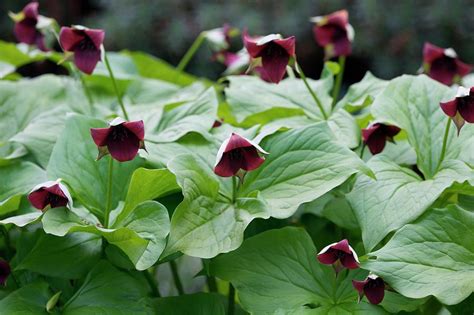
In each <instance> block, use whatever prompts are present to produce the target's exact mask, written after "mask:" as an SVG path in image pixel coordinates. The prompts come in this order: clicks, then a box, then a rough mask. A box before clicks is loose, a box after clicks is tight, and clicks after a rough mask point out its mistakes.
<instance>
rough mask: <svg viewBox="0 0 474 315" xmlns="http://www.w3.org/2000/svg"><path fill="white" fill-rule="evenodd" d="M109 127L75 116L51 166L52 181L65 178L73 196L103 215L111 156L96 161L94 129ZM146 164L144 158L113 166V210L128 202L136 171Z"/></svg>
mask: <svg viewBox="0 0 474 315" xmlns="http://www.w3.org/2000/svg"><path fill="white" fill-rule="evenodd" d="M100 127H105V122H103V121H100V120H97V119H92V118H88V117H85V116H81V115H71V116H70V117H69V118H68V119H67V121H66V128H65V129H64V131H63V133H62V134H61V135H60V137H59V139H58V142H57V143H56V145H55V146H54V149H53V153H52V155H51V159H50V161H49V165H48V169H47V171H48V175H49V177H50V178H53V179H56V178H62V179H63V180H64V181H65V182H66V183H67V184H68V186H69V188H71V190H72V191H73V196H74V197H76V198H77V199H79V201H80V202H81V203H82V204H83V205H85V206H87V207H90V208H92V209H94V213H96V212H97V213H102V212H101V210H98V209H104V207H105V203H106V195H107V194H106V192H107V178H108V164H109V159H110V156H107V157H104V158H102V159H101V160H99V161H96V157H97V152H98V151H97V147H96V145H95V144H94V141H93V140H92V137H91V135H90V128H100ZM141 163H142V161H141V159H140V158H135V159H134V160H133V161H129V162H124V163H119V162H115V163H114V166H113V185H112V208H116V207H117V205H118V202H119V200H124V198H125V194H126V192H127V189H128V183H129V180H130V177H131V175H132V173H133V171H134V170H135V169H136V168H137V167H139V166H140V164H141Z"/></svg>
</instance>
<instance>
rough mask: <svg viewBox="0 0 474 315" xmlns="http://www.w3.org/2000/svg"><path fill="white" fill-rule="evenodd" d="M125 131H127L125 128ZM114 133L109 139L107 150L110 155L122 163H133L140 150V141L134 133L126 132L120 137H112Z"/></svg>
mask: <svg viewBox="0 0 474 315" xmlns="http://www.w3.org/2000/svg"><path fill="white" fill-rule="evenodd" d="M123 130H127V129H125V128H123ZM112 135H113V132H111V134H110V135H109V137H108V140H107V148H108V149H109V153H110V155H112V157H113V158H114V159H116V160H117V161H120V162H126V161H131V160H133V159H134V158H135V156H136V155H137V153H138V150H139V149H140V140H139V139H138V138H137V137H136V136H135V135H134V134H133V133H132V132H129V131H127V132H124V133H122V134H121V135H120V137H116V138H115V139H114V137H113V136H112Z"/></svg>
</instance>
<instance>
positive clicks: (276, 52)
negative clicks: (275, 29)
mask: <svg viewBox="0 0 474 315" xmlns="http://www.w3.org/2000/svg"><path fill="white" fill-rule="evenodd" d="M285 55H288V53H287V52H286V50H285V49H284V48H283V47H281V46H280V45H278V44H275V43H274V42H270V43H268V45H267V47H265V49H264V50H263V51H262V53H261V56H262V57H279V56H285Z"/></svg>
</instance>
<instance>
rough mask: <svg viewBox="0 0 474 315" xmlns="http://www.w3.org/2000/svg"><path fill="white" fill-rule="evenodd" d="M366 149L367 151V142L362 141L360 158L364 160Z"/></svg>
mask: <svg viewBox="0 0 474 315" xmlns="http://www.w3.org/2000/svg"><path fill="white" fill-rule="evenodd" d="M364 151H365V143H364V142H362V148H361V149H360V159H361V160H362V159H363V157H364Z"/></svg>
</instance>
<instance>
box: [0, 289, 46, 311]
mask: <svg viewBox="0 0 474 315" xmlns="http://www.w3.org/2000/svg"><path fill="white" fill-rule="evenodd" d="M49 298H50V292H49V288H48V284H47V283H45V282H36V283H32V284H28V285H25V286H24V287H21V288H19V289H18V290H16V291H14V292H12V293H11V294H9V295H8V296H7V297H5V298H3V299H1V300H0V310H2V313H3V314H15V315H31V314H35V315H36V314H37V315H41V314H45V315H47V314H48V312H46V303H48V300H49Z"/></svg>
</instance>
